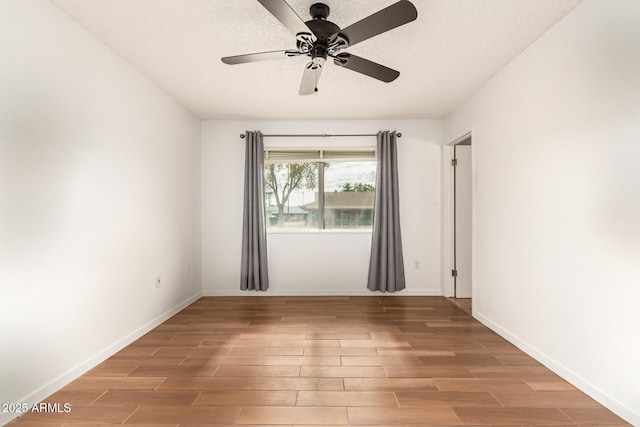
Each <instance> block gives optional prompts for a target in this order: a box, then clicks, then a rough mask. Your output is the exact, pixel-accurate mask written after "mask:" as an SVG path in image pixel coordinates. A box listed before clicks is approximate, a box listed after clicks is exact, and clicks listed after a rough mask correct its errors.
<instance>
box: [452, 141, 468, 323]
mask: <svg viewBox="0 0 640 427" xmlns="http://www.w3.org/2000/svg"><path fill="white" fill-rule="evenodd" d="M452 147H453V150H452V157H451V168H452V191H453V194H452V195H451V200H452V204H453V206H452V214H453V218H452V225H453V233H452V234H453V235H452V236H451V240H452V242H451V244H452V248H453V253H452V266H451V276H452V279H453V299H452V302H453V303H454V304H456V305H458V306H459V307H460V308H462V309H463V310H464V311H467V312H468V313H469V314H471V297H472V294H473V283H472V277H473V270H472V264H473V262H472V253H473V252H472V209H473V203H472V200H473V188H472V186H473V178H472V156H471V135H468V136H466V137H464V138H462V139H461V140H459V141H458V142H455V143H454V144H452Z"/></svg>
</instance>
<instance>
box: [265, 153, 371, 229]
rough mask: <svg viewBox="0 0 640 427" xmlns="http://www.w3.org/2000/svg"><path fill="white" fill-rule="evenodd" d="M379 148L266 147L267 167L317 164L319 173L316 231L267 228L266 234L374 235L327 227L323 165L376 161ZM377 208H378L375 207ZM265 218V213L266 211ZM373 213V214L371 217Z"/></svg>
mask: <svg viewBox="0 0 640 427" xmlns="http://www.w3.org/2000/svg"><path fill="white" fill-rule="evenodd" d="M377 161H378V153H377V149H376V146H351V147H347V146H345V147H288V146H286V147H275V146H274V147H264V165H265V166H266V165H268V164H271V163H316V164H317V170H318V194H319V197H318V227H317V228H278V227H266V232H267V234H297V233H299V234H318V233H330V234H371V233H372V232H373V226H372V227H371V228H370V229H363V228H341V229H327V228H325V226H326V224H325V212H324V209H325V203H324V202H325V200H324V194H325V189H324V169H325V167H324V165H325V163H334V162H335V163H337V162H345V163H346V162H377ZM374 209H375V207H374ZM265 215H266V210H265ZM373 216H374V213H373V212H372V217H373Z"/></svg>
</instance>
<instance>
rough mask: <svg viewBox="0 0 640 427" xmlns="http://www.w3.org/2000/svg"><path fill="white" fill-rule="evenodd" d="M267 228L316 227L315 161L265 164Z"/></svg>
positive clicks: (316, 177)
mask: <svg viewBox="0 0 640 427" xmlns="http://www.w3.org/2000/svg"><path fill="white" fill-rule="evenodd" d="M264 191H265V208H266V216H267V229H269V228H271V229H277V228H315V229H317V228H318V202H317V194H318V164H317V163H268V164H265V166H264Z"/></svg>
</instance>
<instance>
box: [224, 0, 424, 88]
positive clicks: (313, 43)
mask: <svg viewBox="0 0 640 427" xmlns="http://www.w3.org/2000/svg"><path fill="white" fill-rule="evenodd" d="M257 1H258V3H260V4H261V5H262V6H264V7H265V8H266V9H267V10H268V11H269V12H270V13H271V14H272V15H273V16H274V17H275V18H276V19H278V21H280V23H282V25H284V26H285V27H286V28H287V29H288V30H289V31H291V32H292V33H293V34H294V35H295V36H296V49H288V50H279V51H271V52H260V53H251V54H247V55H237V56H228V57H225V58H222V62H224V63H225V64H230V65H236V64H244V63H249V62H258V61H265V60H270V59H280V58H290V57H294V56H308V57H309V58H310V59H311V61H310V62H309V63H308V64H307V65H306V66H305V69H304V73H303V75H302V83H301V84H300V90H299V92H298V93H299V94H300V95H310V94H313V93H315V92H317V91H318V81H319V80H320V75H321V73H322V69H323V68H324V65H325V63H326V61H327V57H329V58H332V59H333V63H334V64H335V65H337V66H339V67H341V68H346V69H348V70H352V71H355V72H358V73H361V74H364V75H366V76H369V77H373V78H374V79H378V80H380V81H383V82H386V83H389V82H392V81H393V80H395V79H397V78H398V76H399V75H400V72H398V71H396V70H393V69H391V68H388V67H385V66H384V65H381V64H378V63H376V62H373V61H369V60H368V59H364V58H361V57H359V56H356V55H353V54H350V53H347V52H343V50H344V49H346V48H348V47H351V46H353V45H355V44H357V43H360V42H362V41H364V40H367V39H370V38H372V37H375V36H377V35H379V34H382V33H384V32H387V31H389V30H392V29H394V28H397V27H399V26H401V25H404V24H407V23H409V22H411V21H414V20H415V19H416V18H417V17H418V11H417V10H416V8H415V6H414V5H413V4H412V3H411V2H410V1H408V0H400V1H399V2H397V3H395V4H392V5H391V6H389V7H387V8H385V9H382V10H380V11H379V12H376V13H374V14H373V15H370V16H368V17H366V18H364V19H362V20H360V21H358V22H356V23H355V24H352V25H350V26H348V27H346V28H344V29H340V27H339V26H338V25H336V24H334V23H333V22H331V21H328V20H327V18H328V17H329V14H330V12H331V10H330V8H329V6H327V5H326V4H324V3H315V4H313V5H311V7H310V8H309V13H310V15H311V18H312V19H311V20H309V21H307V22H304V21H302V20H301V19H300V17H299V16H298V15H297V14H296V13H295V12H294V10H293V9H292V8H291V6H289V4H288V3H287V2H286V1H285V0H257Z"/></svg>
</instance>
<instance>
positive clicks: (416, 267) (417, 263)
mask: <svg viewBox="0 0 640 427" xmlns="http://www.w3.org/2000/svg"><path fill="white" fill-rule="evenodd" d="M413 269H414V270H420V260H419V259H416V260H414V261H413Z"/></svg>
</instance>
